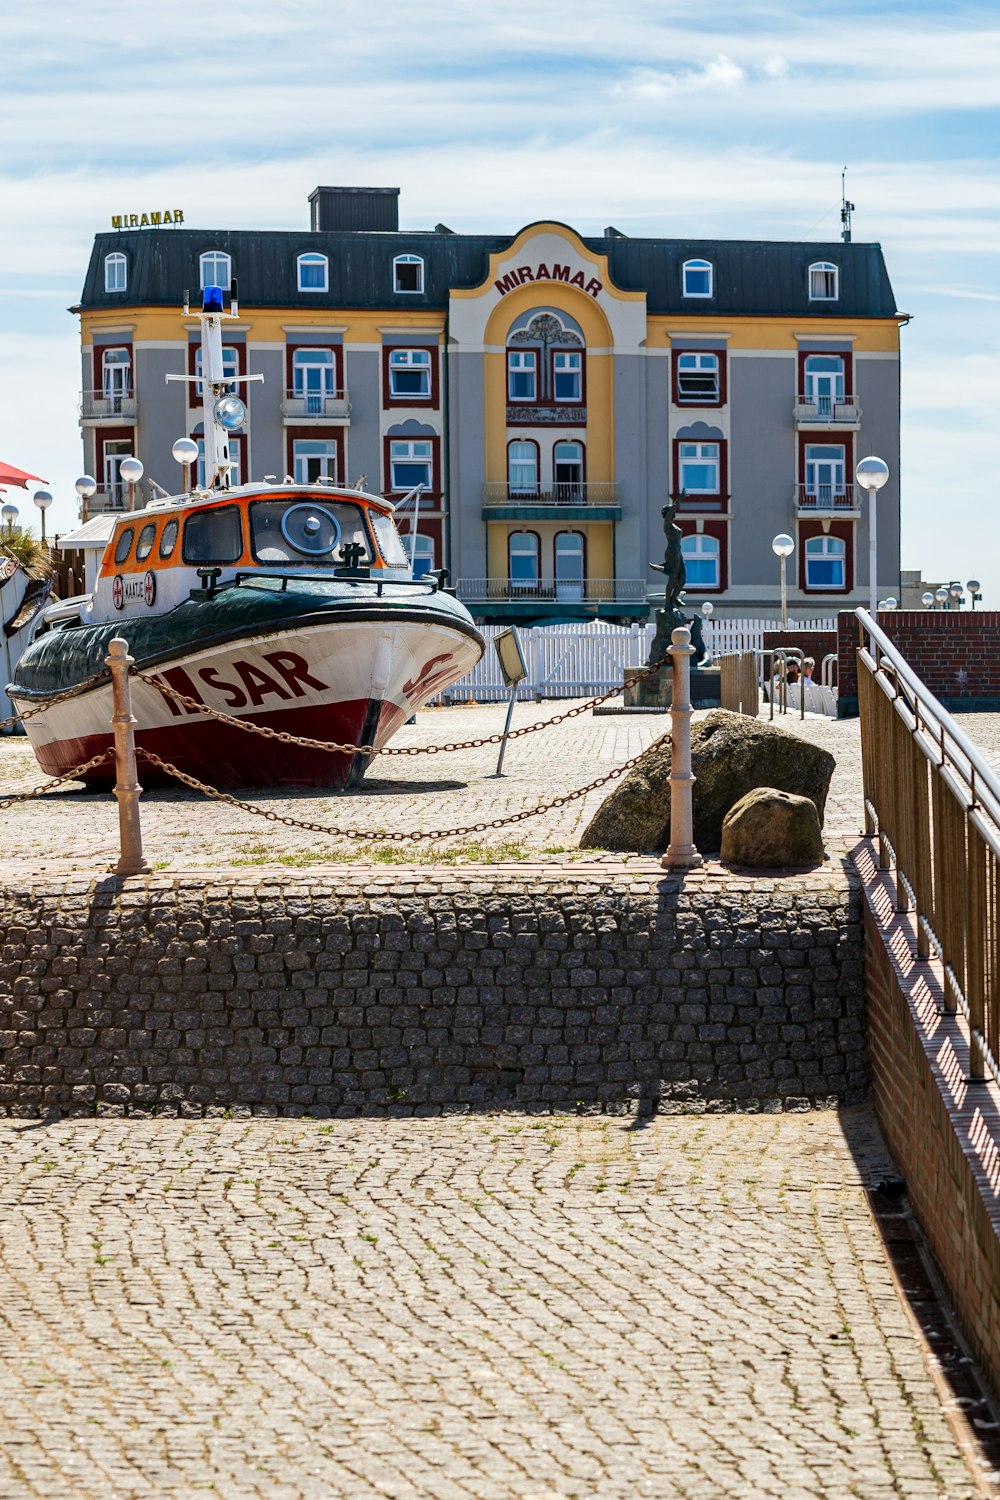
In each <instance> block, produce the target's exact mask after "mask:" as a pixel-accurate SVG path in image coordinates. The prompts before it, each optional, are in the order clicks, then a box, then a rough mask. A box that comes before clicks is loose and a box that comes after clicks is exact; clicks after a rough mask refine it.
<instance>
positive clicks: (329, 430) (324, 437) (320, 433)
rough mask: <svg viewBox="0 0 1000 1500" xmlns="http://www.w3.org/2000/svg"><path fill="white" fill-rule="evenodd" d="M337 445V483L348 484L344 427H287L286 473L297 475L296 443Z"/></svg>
mask: <svg viewBox="0 0 1000 1500" xmlns="http://www.w3.org/2000/svg"><path fill="white" fill-rule="evenodd" d="M296 442H303V443H336V445H337V483H338V484H346V483H347V470H346V467H345V461H344V429H343V427H322V428H318V427H286V428H285V473H286V474H294V473H295V446H294V445H295V443H296Z"/></svg>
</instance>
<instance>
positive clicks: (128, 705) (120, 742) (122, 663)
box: [105, 636, 149, 875]
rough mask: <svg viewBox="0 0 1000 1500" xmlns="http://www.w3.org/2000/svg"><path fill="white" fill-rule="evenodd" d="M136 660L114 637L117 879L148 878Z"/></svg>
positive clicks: (108, 661) (111, 645) (110, 646)
mask: <svg viewBox="0 0 1000 1500" xmlns="http://www.w3.org/2000/svg"><path fill="white" fill-rule="evenodd" d="M134 660H135V658H134V657H132V656H129V654H128V642H127V641H123V640H122V638H121V636H115V638H114V640H113V641H110V642H109V644H108V655H107V659H106V661H105V666H106V667H108V668H109V670H110V672H111V694H112V699H113V703H114V710H113V713H112V715H111V723H112V725H113V726H114V731H115V775H116V785H115V796H116V797H117V799H118V836H119V840H120V845H121V858H120V859H119V860H118V863H117V864H116V865H115V866H114V867H113V868H114V873H115V874H116V875H146V874H148V873H149V865H148V864H147V863H146V860H145V858H144V856H143V852H142V828H141V826H140V823H139V798H140V796H141V795H142V787H141V786H140V785H139V782H138V770H137V767H136V761H135V734H134V733H133V725H134V724H135V723H136V722H137V721H136V720H135V719H134V718H133V717H132V697H131V694H130V692H129V681H128V669H129V667H130V666H131V665H132V662H133V661H134Z"/></svg>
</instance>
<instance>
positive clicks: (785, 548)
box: [771, 531, 795, 630]
mask: <svg viewBox="0 0 1000 1500" xmlns="http://www.w3.org/2000/svg"><path fill="white" fill-rule="evenodd" d="M771 551H772V552H773V553H774V555H775V557H777V558H780V560H781V628H782V630H787V629H788V591H787V589H786V587H785V559H786V558H788V557H791V555H792V553H793V552H794V551H795V543H794V541H793V540H792V538H791V537H790V536H789V535H788V533H787V532H785V531H779V533H778V535H777V536H776V537H775V538H774V541H773V542H772V543H771Z"/></svg>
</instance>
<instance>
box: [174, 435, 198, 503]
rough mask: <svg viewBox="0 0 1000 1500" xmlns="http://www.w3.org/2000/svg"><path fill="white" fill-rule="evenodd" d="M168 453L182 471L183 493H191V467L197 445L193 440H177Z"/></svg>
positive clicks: (196, 451)
mask: <svg viewBox="0 0 1000 1500" xmlns="http://www.w3.org/2000/svg"><path fill="white" fill-rule="evenodd" d="M170 452H171V453H172V454H173V456H174V462H175V463H179V464H180V465H181V466H182V467H183V469H184V493H185V495H190V493H191V465H192V464H193V463H194V461H195V459H196V458H197V457H198V444H197V443H196V442H195V441H194V439H193V438H178V439H177V441H176V442H175V443H174V446H173V447H172V448H171V450H170Z"/></svg>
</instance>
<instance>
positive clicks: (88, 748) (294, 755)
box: [35, 698, 407, 791]
mask: <svg viewBox="0 0 1000 1500" xmlns="http://www.w3.org/2000/svg"><path fill="white" fill-rule="evenodd" d="M367 709H368V700H367V699H364V698H361V699H358V700H357V701H355V702H352V703H329V704H310V705H309V706H308V707H302V708H288V709H284V710H283V711H282V712H281V713H274V714H258V715H255V716H253V718H252V719H249V722H252V723H255V724H266V726H267V727H268V728H269V729H276V730H282V731H284V732H285V733H287V734H295V735H302V736H305V737H307V738H309V739H313V740H326V741H329V742H330V743H331V744H347V745H356V744H357V743H358V736H359V735H360V733H361V729H362V726H363V724H364V721H365V714H366V712H367ZM406 718H407V714H406V712H405V711H404V710H403V709H401V708H399V707H398V705H397V704H395V703H383V705H382V712H381V714H380V716H379V724H378V738H379V740H380V741H381V742H382V743H383V744H384V743H385V740H386V739H387V738H388V737H389V735H390V734H392V733H393V732H394V731H395V730H396V729H397V728H398V727H399V726H400V724H402V723H404V722H405V721H406ZM135 742H136V747H137V748H140V749H145V750H150V751H152V752H153V753H154V754H155V755H159V756H160V757H161V758H162V759H163V760H168V761H170V762H171V764H173V765H175V766H177V768H178V770H181V771H185V772H187V774H188V775H189V776H196V777H197V778H198V780H199V781H204V782H206V783H207V784H208V785H209V786H220V787H256V786H316V787H327V788H330V789H331V790H333V791H342V790H343V788H344V787H345V786H346V784H347V781H348V777H349V776H350V774H351V769H352V766H354V765H355V760H356V759H357V762H358V772H360V773H362V774H363V772H364V770H366V769H367V767H368V765H369V764H370V763H371V758H370V757H367V756H365V757H354V756H351V755H334V754H330V753H328V752H326V751H323V750H311V749H308V748H307V747H306V746H304V745H286V744H284V743H282V742H281V741H280V740H271V739H266V738H265V737H264V736H262V735H257V734H253V733H250V732H248V731H247V730H245V729H237V728H236V727H235V726H234V725H231V724H223V723H220V721H219V720H218V719H207V720H206V719H198V720H197V721H192V722H190V723H187V724H185V723H183V722H180V723H173V724H163V725H161V726H159V727H158V728H155V729H138V730H136V736H135ZM113 743H114V740H113V736H112V735H111V733H110V732H109V733H108V734H101V735H83V736H80V737H78V738H74V739H65V740H58V741H54V742H52V743H51V744H48V745H43V746H38V747H37V748H36V751H35V753H36V755H37V758H38V763H39V765H40V766H41V768H42V770H43V771H44V772H45V773H46V774H47V775H49V776H63V775H65V774H66V772H67V771H71V770H72V769H73V767H74V766H79V765H82V764H83V763H84V762H85V761H88V760H90V759H91V758H92V757H93V756H95V755H99V754H100V752H101V751H102V750H106V749H109V748H110V747H111V746H112V745H113ZM358 772H356V775H355V779H356V776H357V774H358ZM82 779H85V780H86V781H88V782H93V783H111V784H113V783H114V781H115V771H114V760H113V759H111V760H108V761H107V762H105V764H104V765H103V766H98V767H96V768H95V769H94V770H93V771H91V772H90V773H89V775H88V776H87V777H85V778H82ZM139 780H140V782H141V783H142V785H143V786H162V785H165V784H168V783H169V782H170V781H171V778H170V777H169V776H165V775H164V774H163V773H162V772H160V771H158V770H157V769H156V768H155V767H153V766H151V765H149V763H148V762H146V761H143V760H142V758H141V757H140V759H139Z"/></svg>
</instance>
